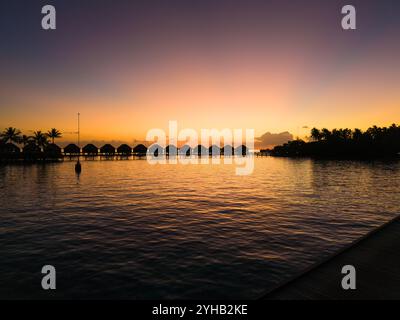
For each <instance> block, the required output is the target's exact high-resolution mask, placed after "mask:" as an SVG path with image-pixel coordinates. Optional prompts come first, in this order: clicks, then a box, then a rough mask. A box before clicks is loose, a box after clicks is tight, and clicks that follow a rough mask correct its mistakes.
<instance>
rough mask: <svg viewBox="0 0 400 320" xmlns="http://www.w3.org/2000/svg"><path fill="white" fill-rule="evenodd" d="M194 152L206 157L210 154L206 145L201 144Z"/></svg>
mask: <svg viewBox="0 0 400 320" xmlns="http://www.w3.org/2000/svg"><path fill="white" fill-rule="evenodd" d="M193 154H194V155H197V156H199V157H204V156H207V155H208V149H207V148H206V147H205V146H202V145H201V144H199V145H198V146H196V147H195V148H194V149H193Z"/></svg>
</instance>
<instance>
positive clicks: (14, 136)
mask: <svg viewBox="0 0 400 320" xmlns="http://www.w3.org/2000/svg"><path fill="white" fill-rule="evenodd" d="M20 134H21V131H20V130H18V129H16V128H12V127H9V128H6V129H4V131H3V132H2V133H1V137H2V138H3V140H4V142H5V143H8V142H11V143H12V142H16V143H19V142H20V140H21V136H20Z"/></svg>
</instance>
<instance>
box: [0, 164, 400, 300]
mask: <svg viewBox="0 0 400 320" xmlns="http://www.w3.org/2000/svg"><path fill="white" fill-rule="evenodd" d="M399 213H400V162H382V161H376V162H357V161H313V160H291V159H274V158H259V159H255V170H254V173H253V174H252V175H250V176H236V175H235V174H234V166H232V165H149V164H148V163H147V162H146V161H144V160H142V161H141V160H137V161H132V160H131V161H85V162H83V171H82V174H81V175H80V177H79V178H77V176H76V175H75V173H74V163H73V162H64V163H56V164H47V165H30V166H2V167H0V297H1V298H50V297H54V298H134V299H135V298H136V299H146V298H257V297H259V296H261V295H263V293H265V292H266V291H267V290H268V289H270V288H272V287H274V286H275V285H276V284H278V283H280V282H281V281H283V280H285V279H287V278H288V277H290V276H291V275H294V274H296V273H297V272H299V271H301V270H302V269H304V268H305V267H307V266H309V265H310V264H312V263H314V262H316V261H319V260H321V259H323V258H324V257H326V256H327V255H329V254H331V253H333V252H335V251H336V250H337V249H339V248H341V247H342V246H344V245H346V244H348V243H350V242H351V241H353V240H355V239H357V238H358V237H360V236H361V235H363V234H365V233H366V232H368V231H369V230H371V229H373V228H374V227H376V226H379V225H380V224H382V223H384V222H385V221H387V220H389V219H391V218H393V217H394V216H395V215H397V214H399ZM45 264H51V265H54V266H55V267H56V270H57V290H55V291H51V292H50V291H44V290H42V289H41V284H40V283H41V279H42V274H41V273H40V271H41V268H42V266H43V265H45Z"/></svg>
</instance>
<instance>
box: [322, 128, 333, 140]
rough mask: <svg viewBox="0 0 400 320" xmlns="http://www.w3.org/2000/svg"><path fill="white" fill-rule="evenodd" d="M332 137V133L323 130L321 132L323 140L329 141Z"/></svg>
mask: <svg viewBox="0 0 400 320" xmlns="http://www.w3.org/2000/svg"><path fill="white" fill-rule="evenodd" d="M331 137H332V133H331V132H330V131H329V130H328V129H326V128H323V129H322V131H321V138H323V139H324V140H329V139H330V138H331Z"/></svg>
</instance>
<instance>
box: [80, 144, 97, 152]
mask: <svg viewBox="0 0 400 320" xmlns="http://www.w3.org/2000/svg"><path fill="white" fill-rule="evenodd" d="M82 152H83V153H84V154H89V155H90V154H91V155H96V154H98V153H99V148H97V147H96V146H95V145H94V144H91V143H89V144H87V145H86V146H84V147H83V148H82Z"/></svg>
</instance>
